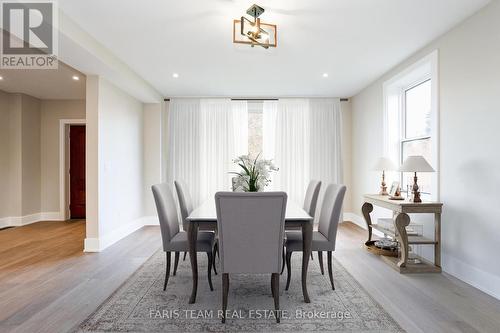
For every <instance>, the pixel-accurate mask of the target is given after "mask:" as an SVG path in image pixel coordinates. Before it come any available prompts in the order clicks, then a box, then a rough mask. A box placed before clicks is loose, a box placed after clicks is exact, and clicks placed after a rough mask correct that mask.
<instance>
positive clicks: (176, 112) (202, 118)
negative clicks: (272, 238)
mask: <svg viewBox="0 0 500 333" xmlns="http://www.w3.org/2000/svg"><path fill="white" fill-rule="evenodd" d="M168 109H169V110H168V130H167V131H168V133H167V140H166V145H167V147H166V148H167V149H166V151H167V158H166V163H165V164H166V181H167V182H168V183H169V184H173V182H174V180H176V179H181V180H183V181H184V182H185V183H186V184H187V186H188V187H189V191H190V193H191V196H192V198H193V204H194V206H195V207H196V206H198V205H200V204H201V203H202V202H203V201H205V200H207V199H209V198H210V197H211V196H213V195H214V194H215V192H217V191H221V190H230V189H231V175H230V174H229V172H230V171H231V170H232V168H233V165H232V160H233V159H234V158H235V157H236V156H237V155H241V153H242V150H245V151H246V143H245V142H246V139H247V137H246V136H245V131H248V127H247V122H246V121H245V120H244V119H245V117H246V113H247V112H246V102H244V101H231V100H229V99H171V100H170V104H169V108H168Z"/></svg>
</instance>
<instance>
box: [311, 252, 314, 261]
mask: <svg viewBox="0 0 500 333" xmlns="http://www.w3.org/2000/svg"><path fill="white" fill-rule="evenodd" d="M311 260H314V256H313V253H312V251H311Z"/></svg>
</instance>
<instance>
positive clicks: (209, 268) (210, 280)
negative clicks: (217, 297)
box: [207, 252, 214, 291]
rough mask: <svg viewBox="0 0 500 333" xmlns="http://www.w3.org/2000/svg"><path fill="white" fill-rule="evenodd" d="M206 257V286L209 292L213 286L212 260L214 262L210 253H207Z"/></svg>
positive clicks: (212, 289)
mask: <svg viewBox="0 0 500 333" xmlns="http://www.w3.org/2000/svg"><path fill="white" fill-rule="evenodd" d="M207 257H208V269H207V275H208V285H209V286H210V291H214V286H213V285H212V265H213V264H212V260H214V258H213V255H212V252H207Z"/></svg>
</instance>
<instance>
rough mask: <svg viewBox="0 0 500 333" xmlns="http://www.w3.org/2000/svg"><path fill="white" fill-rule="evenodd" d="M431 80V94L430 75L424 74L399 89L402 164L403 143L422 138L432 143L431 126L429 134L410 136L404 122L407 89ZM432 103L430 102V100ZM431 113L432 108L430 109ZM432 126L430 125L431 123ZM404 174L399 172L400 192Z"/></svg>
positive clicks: (401, 155) (428, 193)
mask: <svg viewBox="0 0 500 333" xmlns="http://www.w3.org/2000/svg"><path fill="white" fill-rule="evenodd" d="M429 81H430V82H431V94H432V78H431V76H430V75H425V76H423V77H421V78H420V79H418V80H416V81H415V82H413V83H411V84H409V85H407V86H405V87H403V88H402V90H401V111H400V119H401V130H400V136H399V162H400V163H401V164H403V162H404V156H403V145H404V144H405V143H408V142H414V141H423V140H431V145H432V128H431V134H429V135H419V136H412V137H408V136H407V122H406V117H407V103H406V94H407V92H408V91H409V90H411V89H413V88H416V87H418V86H420V85H422V84H424V83H426V82H429ZM431 99H432V98H431ZM431 103H432V102H431ZM431 113H432V110H431ZM431 127H432V125H431ZM404 179H405V177H404V175H403V173H402V172H401V174H400V180H399V183H400V184H401V192H406V190H404V189H403V184H404ZM421 193H422V194H427V195H432V193H431V192H426V191H422V192H421Z"/></svg>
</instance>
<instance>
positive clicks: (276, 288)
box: [271, 273, 280, 323]
mask: <svg viewBox="0 0 500 333" xmlns="http://www.w3.org/2000/svg"><path fill="white" fill-rule="evenodd" d="M271 289H272V291H273V298H274V311H275V315H276V322H277V323H279V322H280V312H279V310H280V275H279V274H278V273H273V274H272V275H271Z"/></svg>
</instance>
